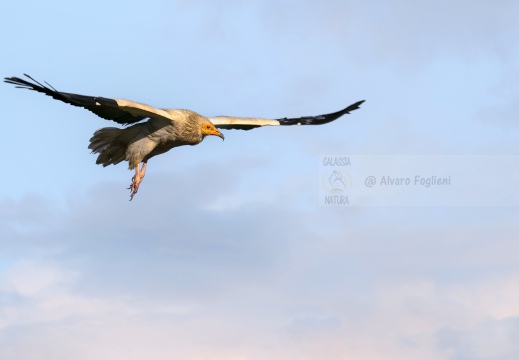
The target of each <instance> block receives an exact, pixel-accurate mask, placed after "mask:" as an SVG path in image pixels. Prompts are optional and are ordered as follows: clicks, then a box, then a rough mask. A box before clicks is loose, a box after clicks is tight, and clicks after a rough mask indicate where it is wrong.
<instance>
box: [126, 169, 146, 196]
mask: <svg viewBox="0 0 519 360" xmlns="http://www.w3.org/2000/svg"><path fill="white" fill-rule="evenodd" d="M143 178H144V176H143V177H140V176H139V177H137V176H135V175H134V176H133V177H132V183H131V184H130V187H129V188H128V189H129V190H130V201H132V200H133V197H134V196H135V194H137V191H139V185H140V184H141V182H142V179H143ZM137 179H138V180H137Z"/></svg>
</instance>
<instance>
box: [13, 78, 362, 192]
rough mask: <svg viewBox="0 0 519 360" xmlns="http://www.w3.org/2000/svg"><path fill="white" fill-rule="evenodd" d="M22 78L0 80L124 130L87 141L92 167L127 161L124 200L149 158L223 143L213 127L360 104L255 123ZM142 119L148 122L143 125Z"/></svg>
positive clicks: (315, 119) (322, 119)
mask: <svg viewBox="0 0 519 360" xmlns="http://www.w3.org/2000/svg"><path fill="white" fill-rule="evenodd" d="M24 75H25V76H26V77H27V78H28V79H30V80H32V81H33V82H31V81H28V80H25V79H21V78H18V77H8V78H4V81H5V82H6V83H9V84H13V85H16V87H19V88H23V89H29V90H34V91H38V92H41V93H44V94H45V95H48V96H52V97H53V98H54V99H56V100H60V101H63V102H65V103H67V104H70V105H74V106H79V107H82V108H85V109H87V110H90V111H91V112H93V113H94V114H96V115H98V116H100V117H102V118H103V119H106V120H112V121H115V122H117V123H119V124H122V125H130V126H128V127H126V128H122V129H121V128H115V127H106V128H102V129H99V130H97V131H96V132H95V133H94V135H93V136H92V138H91V139H90V145H89V146H88V148H89V149H90V150H92V152H93V153H95V154H99V155H98V157H97V161H96V164H101V165H103V166H107V165H111V164H114V165H115V164H118V163H120V162H121V161H128V164H129V169H130V170H133V169H135V175H134V176H133V177H132V183H131V185H130V187H129V189H130V191H131V193H130V200H132V199H133V197H134V196H135V194H136V193H137V191H138V190H139V185H140V184H141V182H142V179H143V178H144V175H145V173H146V165H147V163H148V160H149V159H151V158H152V157H153V156H155V155H160V154H163V153H165V152H166V151H169V150H171V149H172V148H174V147H177V146H182V145H197V144H199V143H201V142H202V140H203V139H204V137H205V136H207V135H214V136H219V137H221V138H222V139H224V136H223V134H222V133H221V132H220V130H218V128H219V129H240V130H249V129H253V128H257V127H261V126H267V125H270V126H275V125H321V124H326V123H328V122H331V121H333V120H336V119H338V118H339V117H341V116H342V115H345V114H348V113H349V112H350V111H353V110H357V109H358V108H359V106H360V104H362V103H363V102H364V100H362V101H358V102H356V103H354V104H352V105H350V106H348V107H347V108H345V109H343V110H340V111H337V112H334V113H330V114H324V115H317V116H303V117H300V118H282V119H261V118H242V117H232V116H216V117H209V118H208V117H205V116H202V115H200V114H197V113H196V112H194V111H191V110H184V109H156V108H154V107H151V106H149V105H146V104H141V103H137V102H133V101H129V100H123V99H109V98H104V97H95V96H85V95H78V94H72V93H66V92H61V91H57V90H56V89H54V88H53V87H52V86H50V85H49V84H48V83H45V85H44V84H41V83H40V82H38V81H36V80H34V79H33V78H32V77H30V76H29V75H27V74H24ZM145 119H148V120H147V121H143V120H145ZM141 164H142V165H141Z"/></svg>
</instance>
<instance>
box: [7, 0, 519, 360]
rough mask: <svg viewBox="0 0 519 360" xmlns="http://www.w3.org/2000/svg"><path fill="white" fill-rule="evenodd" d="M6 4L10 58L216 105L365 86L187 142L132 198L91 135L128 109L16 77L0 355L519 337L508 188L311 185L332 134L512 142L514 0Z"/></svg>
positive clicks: (101, 91)
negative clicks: (355, 191)
mask: <svg viewBox="0 0 519 360" xmlns="http://www.w3.org/2000/svg"><path fill="white" fill-rule="evenodd" d="M2 10H3V11H2V13H3V14H4V16H3V20H2V22H1V23H0V41H1V45H2V55H3V56H2V57H1V59H0V63H1V65H2V66H1V68H2V71H3V76H20V75H22V74H23V73H28V74H30V75H32V76H34V77H35V78H36V79H38V80H44V81H48V82H49V83H50V84H52V85H53V86H54V87H55V88H57V89H58V90H62V91H66V92H75V93H79V94H85V95H95V96H104V97H113V98H124V99H130V100H134V101H138V102H144V103H147V104H150V105H152V106H156V107H168V108H187V109H192V110H195V111H197V112H199V113H201V114H203V115H207V116H216V115H236V116H255V117H272V118H279V117H284V116H288V117H291V116H292V117H297V116H302V115H314V114H321V113H327V112H332V111H336V110H338V109H341V108H343V107H345V106H347V105H349V104H351V103H353V102H355V101H358V100H362V99H366V103H365V104H363V105H362V108H361V109H360V110H359V111H355V112H354V113H352V114H351V115H348V116H345V117H343V118H341V119H339V120H337V121H336V122H334V123H331V124H328V125H326V126H319V127H303V126H302V127H286V128H285V127H279V128H276V127H272V128H262V129H256V130H253V131H249V132H241V131H228V132H226V133H225V136H226V139H225V142H222V141H220V139H217V138H208V139H206V140H205V141H204V142H203V143H202V144H200V145H198V146H195V147H182V148H178V149H174V150H172V151H170V152H169V153H167V154H165V155H162V156H159V157H156V158H153V159H152V160H151V161H150V163H149V167H148V171H147V175H146V179H145V180H144V182H143V183H142V186H141V189H140V190H139V193H138V194H137V196H136V198H135V199H134V201H132V202H131V203H130V202H128V197H129V193H128V190H126V189H125V188H126V187H127V186H128V185H129V183H130V178H131V176H132V173H131V172H130V171H128V170H127V168H126V165H125V164H120V165H117V166H110V167H107V168H102V167H101V166H97V165H95V156H94V155H92V154H90V153H89V150H88V149H87V145H88V139H89V138H90V136H91V134H92V133H93V132H94V131H95V130H96V129H98V128H100V127H104V126H113V125H114V124H112V123H110V122H107V121H105V120H103V119H100V118H97V117H96V116H95V115H93V114H91V113H89V112H88V111H85V110H83V109H79V108H74V107H71V106H68V105H66V104H63V103H60V102H57V101H55V100H52V99H50V98H48V97H45V96H43V95H41V94H36V93H34V92H28V91H26V90H18V89H15V88H14V87H13V86H9V85H7V84H3V85H2V86H0V98H1V103H2V109H3V116H2V119H3V120H2V127H3V134H4V136H3V138H2V141H1V142H0V152H1V153H2V154H3V163H2V171H1V174H2V187H1V188H0V215H1V216H0V358H1V359H8V360H11V359H24V360H32V359H42V358H52V359H70V358H74V359H93V358H95V359H125V360H126V359H142V358H150V357H151V358H154V359H171V358H181V359H293V358H298V359H382V358H383V359H399V360H401V359H418V358H419V359H435V360H436V359H456V360H461V359H488V358H492V359H516V358H518V357H519V345H518V343H519V342H517V341H516V340H517V337H518V336H519V305H518V304H519V290H518V289H519V288H518V287H517V283H518V281H519V266H518V265H517V264H518V261H517V260H518V255H517V254H519V244H518V242H517V233H518V230H519V229H518V226H517V218H518V215H519V210H518V209H517V207H516V206H508V207H490V206H479V207H478V206H475V207H468V206H450V207H438V206H434V207H432V206H411V207H395V206H378V207H373V206H354V207H348V206H342V207H341V206H336V207H324V206H319V201H318V192H319V187H318V177H319V167H318V163H319V158H320V156H323V155H328V154H338V155H342V154H344V155H350V154H356V155H433V156H434V155H475V156H479V155H496V156H504V155H507V156H508V155H514V156H517V155H518V154H519V145H518V144H519V142H518V139H519V125H518V123H517V113H518V111H519V96H518V95H517V94H519V91H518V90H519V88H518V85H517V82H516V81H515V79H517V78H518V75H519V65H518V64H519V46H518V44H517V39H516V37H517V35H516V34H517V33H519V25H517V21H516V18H517V14H518V13H519V5H518V3H517V2H513V1H497V2H492V3H489V2H483V1H480V2H474V1H472V2H469V1H461V0H459V1H450V2H430V3H423V2H422V3H420V4H419V3H417V2H412V1H404V0H401V1H393V2H384V1H372V2H369V3H368V2H362V1H247V2H244V1H233V0H226V1H169V2H161V1H155V0H151V1H147V2H132V1H127V2H124V3H122V2H109V3H107V2H101V1H91V2H88V3H78V4H72V3H71V4H65V3H63V2H59V1H46V2H36V1H27V2H9V3H5V4H3V5H2ZM512 159H517V158H516V157H512ZM510 169H512V171H511V172H512V173H514V171H515V173H517V170H514V169H517V164H516V163H510V165H509V169H508V171H510ZM481 170H482V171H483V172H484V164H482V169H481ZM476 190H477V189H473V191H475V192H474V194H475V196H477V191H476ZM487 191H500V192H507V191H508V192H510V191H516V189H513V188H512V189H510V188H504V189H503V188H500V186H499V184H495V186H494V187H493V188H491V189H487ZM514 195H515V194H514Z"/></svg>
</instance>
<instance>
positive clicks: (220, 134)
mask: <svg viewBox="0 0 519 360" xmlns="http://www.w3.org/2000/svg"><path fill="white" fill-rule="evenodd" d="M216 136H218V137H221V138H222V140H225V136H223V134H222V132H221V131H218V135H216Z"/></svg>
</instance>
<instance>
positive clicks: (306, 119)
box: [276, 100, 366, 125]
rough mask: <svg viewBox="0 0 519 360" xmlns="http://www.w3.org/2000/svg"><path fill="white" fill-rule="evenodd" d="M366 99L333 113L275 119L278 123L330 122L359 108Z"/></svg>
mask: <svg viewBox="0 0 519 360" xmlns="http://www.w3.org/2000/svg"><path fill="white" fill-rule="evenodd" d="M364 101H366V100H361V101H357V102H356V103H354V104H351V105H350V106H348V107H346V108H345V109H342V110H339V111H337V112H334V113H330V114H324V115H316V116H302V117H300V118H290V119H288V118H283V119H276V120H278V121H279V125H322V124H327V123H329V122H332V121H334V120H336V119H338V118H340V117H341V116H343V115H346V114H349V113H350V112H351V111H354V110H357V109H359V108H360V105H361V104H362V103H363V102H364Z"/></svg>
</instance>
